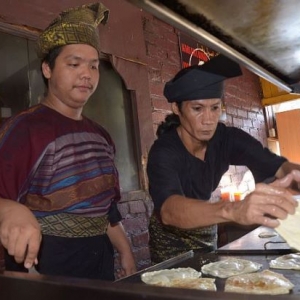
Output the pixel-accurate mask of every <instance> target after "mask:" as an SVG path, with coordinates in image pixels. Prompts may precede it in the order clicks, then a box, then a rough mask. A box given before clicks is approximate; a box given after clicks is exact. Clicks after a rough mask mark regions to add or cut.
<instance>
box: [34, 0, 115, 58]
mask: <svg viewBox="0 0 300 300" xmlns="http://www.w3.org/2000/svg"><path fill="white" fill-rule="evenodd" d="M108 14H109V10H108V9H107V8H106V7H105V6H104V5H103V4H102V3H92V4H87V5H82V6H79V7H75V8H70V9H68V10H65V11H63V12H61V13H60V14H59V16H58V17H57V18H56V19H54V20H53V21H52V22H51V23H50V25H49V26H48V27H47V28H46V29H45V30H44V31H43V32H42V34H41V35H40V36H39V38H38V40H37V55H38V57H39V58H41V59H43V58H45V56H46V55H47V54H48V53H49V52H50V51H51V50H52V49H53V48H55V47H58V46H64V45H69V44H88V45H91V46H92V47H94V48H96V49H97V51H98V52H100V49H99V33H98V29H97V26H98V25H99V24H100V23H103V24H105V23H106V22H107V19H108Z"/></svg>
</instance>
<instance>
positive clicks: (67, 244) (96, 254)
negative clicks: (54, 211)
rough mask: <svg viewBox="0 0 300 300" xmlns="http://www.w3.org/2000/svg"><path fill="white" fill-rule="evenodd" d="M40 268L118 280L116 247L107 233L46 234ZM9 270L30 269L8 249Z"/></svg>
mask: <svg viewBox="0 0 300 300" xmlns="http://www.w3.org/2000/svg"><path fill="white" fill-rule="evenodd" d="M38 260H39V263H38V265H37V266H36V270H37V271H38V272H39V273H41V274H44V275H59V276H68V277H78V278H89V279H102V280H114V279H115V278H114V249H113V246H112V244H111V242H110V240H109V238H108V236H107V235H102V236H96V237H84V238H62V237H55V236H47V235H44V236H43V239H42V243H41V247H40V251H39V257H38ZM5 269H6V270H7V271H18V272H27V269H25V268H24V267H23V264H17V263H16V262H15V260H14V258H13V257H12V256H10V255H9V254H8V253H7V251H5Z"/></svg>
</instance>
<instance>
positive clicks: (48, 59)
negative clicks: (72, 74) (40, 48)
mask: <svg viewBox="0 0 300 300" xmlns="http://www.w3.org/2000/svg"><path fill="white" fill-rule="evenodd" d="M63 47H64V46H58V47H55V48H53V49H52V50H50V52H49V53H48V54H47V55H46V56H45V58H44V59H43V60H42V63H46V64H47V65H48V66H49V68H50V70H51V71H52V70H53V69H54V66H55V61H56V58H57V57H58V55H59V54H60V52H61V51H62V48H63ZM42 76H43V81H44V83H45V86H46V87H47V88H48V79H47V78H46V77H45V76H44V74H43V72H42Z"/></svg>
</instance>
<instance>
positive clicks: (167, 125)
mask: <svg viewBox="0 0 300 300" xmlns="http://www.w3.org/2000/svg"><path fill="white" fill-rule="evenodd" d="M176 105H177V106H178V109H179V111H181V106H182V102H176ZM179 125H180V119H179V116H178V115H176V114H174V113H172V114H169V115H167V116H166V117H165V120H164V121H163V122H161V123H160V124H159V125H158V127H157V130H156V136H157V137H159V136H160V135H162V134H164V133H165V132H168V131H170V130H171V129H173V128H177V127H178V126H179Z"/></svg>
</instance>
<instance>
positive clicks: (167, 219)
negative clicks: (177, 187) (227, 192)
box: [161, 195, 232, 229]
mask: <svg viewBox="0 0 300 300" xmlns="http://www.w3.org/2000/svg"><path fill="white" fill-rule="evenodd" d="M231 206H232V204H231V203H229V202H221V201H220V202H217V203H211V202H209V201H202V200H196V199H192V198H186V197H184V196H180V195H172V196H171V197H169V198H168V199H167V200H166V201H165V202H164V204H163V206H162V209H161V218H162V222H163V223H164V224H165V225H172V226H176V227H179V228H182V229H193V228H199V227H205V226H210V225H214V224H218V223H224V222H229V221H232V216H231V214H230V213H229V212H230V210H231Z"/></svg>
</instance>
